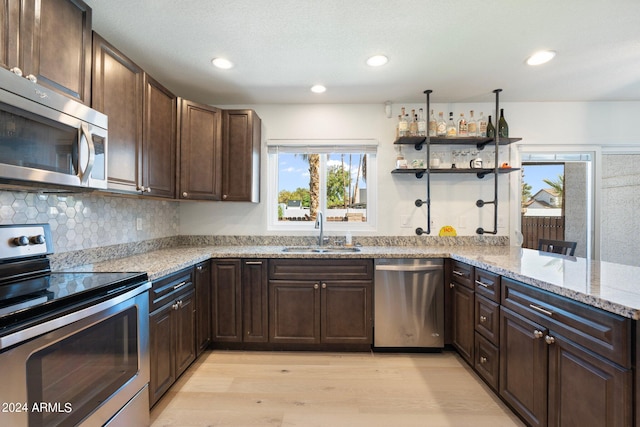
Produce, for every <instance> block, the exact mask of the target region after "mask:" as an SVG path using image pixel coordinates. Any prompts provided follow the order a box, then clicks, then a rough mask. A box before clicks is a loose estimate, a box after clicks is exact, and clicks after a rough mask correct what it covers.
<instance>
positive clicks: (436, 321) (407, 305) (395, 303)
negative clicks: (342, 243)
mask: <svg viewBox="0 0 640 427" xmlns="http://www.w3.org/2000/svg"><path fill="white" fill-rule="evenodd" d="M375 268H376V273H375V294H374V301H375V310H374V311H375V317H374V339H373V343H374V347H376V348H385V347H386V348H416V349H418V348H443V347H444V262H443V260H442V259H378V260H376V264H375Z"/></svg>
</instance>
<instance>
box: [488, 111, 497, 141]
mask: <svg viewBox="0 0 640 427" xmlns="http://www.w3.org/2000/svg"><path fill="white" fill-rule="evenodd" d="M495 137H496V128H494V127H493V123H491V116H489V123H487V138H495Z"/></svg>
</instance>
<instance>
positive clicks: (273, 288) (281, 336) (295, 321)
mask: <svg viewBox="0 0 640 427" xmlns="http://www.w3.org/2000/svg"><path fill="white" fill-rule="evenodd" d="M269 342H272V343H292V344H300V343H303V344H317V343H319V342H320V284H319V283H318V282H313V281H304V280H270V281H269Z"/></svg>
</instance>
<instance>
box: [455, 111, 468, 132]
mask: <svg viewBox="0 0 640 427" xmlns="http://www.w3.org/2000/svg"><path fill="white" fill-rule="evenodd" d="M458 136H461V137H465V136H469V127H468V125H467V119H466V118H465V117H464V113H460V118H459V119H458Z"/></svg>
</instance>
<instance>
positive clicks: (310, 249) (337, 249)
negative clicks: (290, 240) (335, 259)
mask: <svg viewBox="0 0 640 427" xmlns="http://www.w3.org/2000/svg"><path fill="white" fill-rule="evenodd" d="M282 252H305V253H326V252H334V253H350V252H360V248H357V247H355V246H288V247H286V248H284V249H282Z"/></svg>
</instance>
